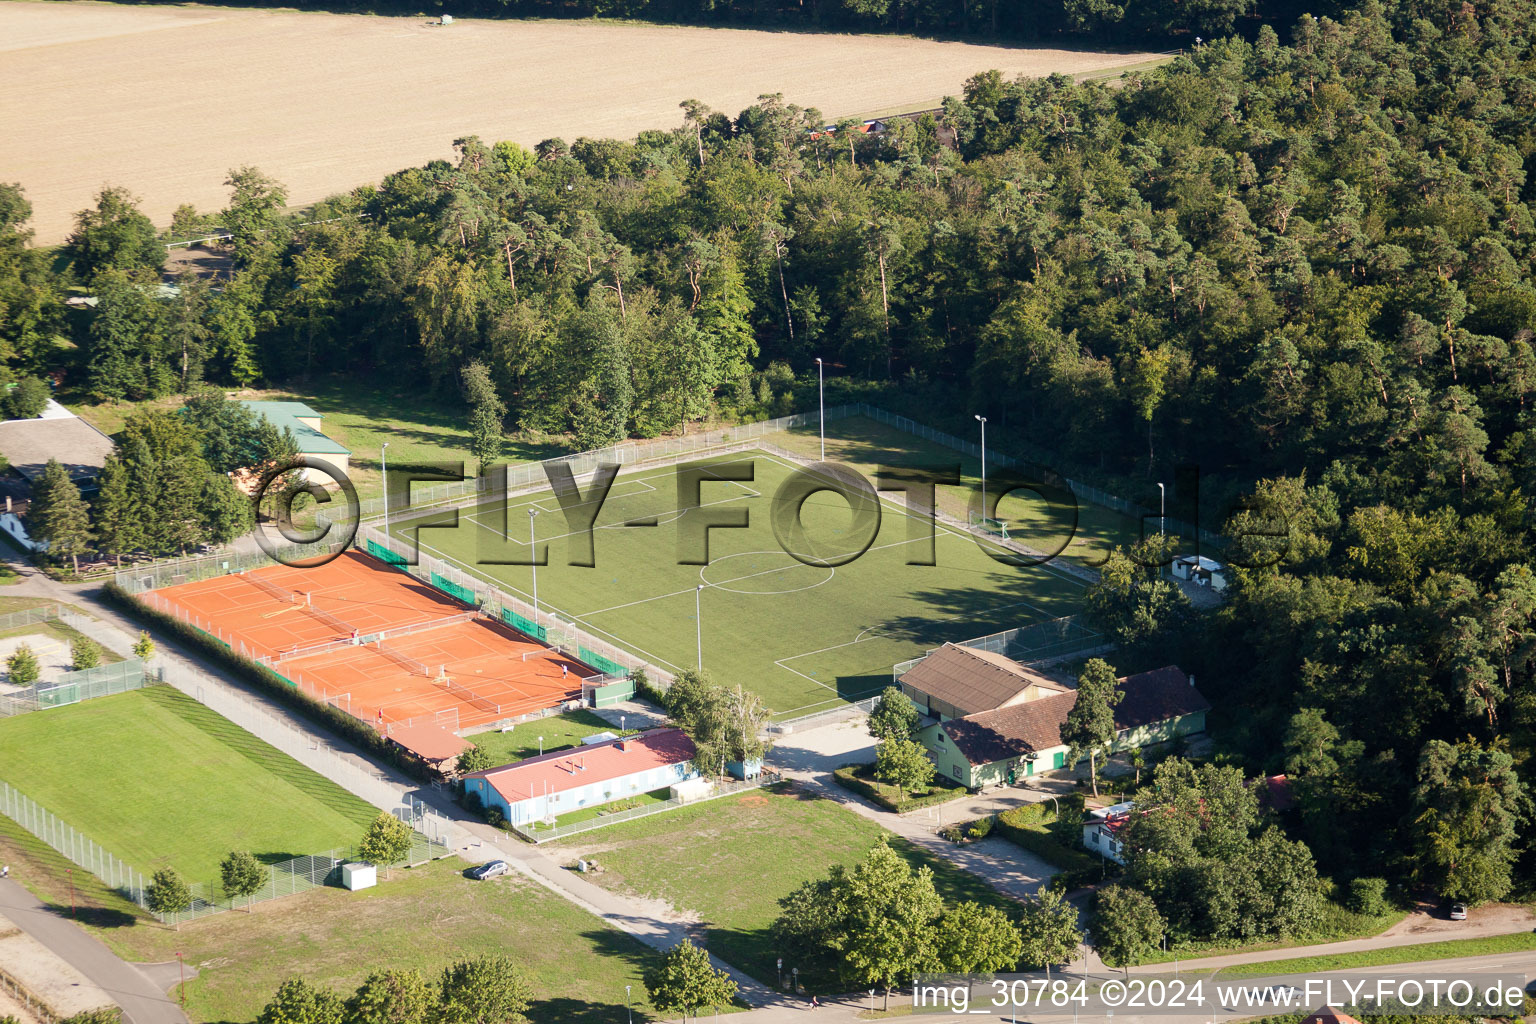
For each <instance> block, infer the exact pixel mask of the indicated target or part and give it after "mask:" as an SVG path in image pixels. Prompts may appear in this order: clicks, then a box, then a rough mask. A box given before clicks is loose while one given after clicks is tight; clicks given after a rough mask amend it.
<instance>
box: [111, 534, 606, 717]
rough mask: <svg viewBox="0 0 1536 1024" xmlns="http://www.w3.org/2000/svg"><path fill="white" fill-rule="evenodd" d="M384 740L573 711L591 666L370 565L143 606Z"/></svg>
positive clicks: (353, 562) (351, 562)
mask: <svg viewBox="0 0 1536 1024" xmlns="http://www.w3.org/2000/svg"><path fill="white" fill-rule="evenodd" d="M141 599H142V600H144V601H145V602H146V603H147V604H149V605H150V606H152V607H155V608H158V609H160V610H161V611H164V612H167V613H169V614H172V615H175V616H177V617H178V618H180V619H182V620H184V621H187V622H190V623H192V624H193V625H195V626H197V627H198V628H199V629H202V630H204V631H205V632H208V633H212V634H213V635H215V636H217V637H219V638H220V639H221V640H224V641H225V642H226V643H228V644H230V646H231V647H232V648H234V649H235V650H237V651H239V652H240V653H243V654H245V655H247V656H248V657H251V658H252V659H254V660H257V661H260V662H262V663H264V664H266V665H267V666H268V667H269V668H271V669H272V671H274V672H276V673H278V674H279V675H281V676H282V677H284V678H285V679H287V680H288V681H290V682H291V683H293V684H294V685H295V686H297V687H299V688H301V689H303V690H304V691H305V692H306V693H309V694H310V695H311V696H313V697H315V698H317V699H319V700H323V701H325V702H327V703H329V704H333V705H335V706H336V707H339V708H342V709H343V710H345V711H348V712H350V713H351V714H353V715H354V716H356V717H358V718H361V719H363V720H365V721H368V722H370V723H372V724H373V725H375V726H376V727H378V728H380V729H387V727H388V726H390V725H392V724H395V723H403V722H410V721H412V720H416V721H423V720H427V721H431V722H433V723H434V724H437V725H441V726H443V727H444V728H448V729H451V730H453V731H455V732H463V731H470V730H472V729H475V728H477V727H483V726H487V725H491V724H493V723H495V722H499V721H502V720H505V719H510V718H517V717H519V716H521V715H526V714H529V713H532V712H536V711H543V710H545V709H547V708H552V707H557V706H558V705H560V704H562V703H564V702H566V701H569V700H574V699H578V698H580V696H581V687H582V680H583V678H584V677H590V676H593V675H595V674H596V671H595V670H594V669H592V668H590V667H589V666H587V665H585V664H583V663H581V662H579V661H577V660H575V659H574V658H571V657H569V656H567V655H565V654H562V653H561V652H560V651H557V650H554V649H553V648H550V647H547V646H546V645H544V644H543V643H541V642H539V641H536V640H533V639H531V638H529V637H527V636H524V635H523V634H521V633H519V632H517V631H516V630H514V629H511V628H510V627H508V626H504V625H502V624H501V623H499V622H493V621H491V620H489V619H486V618H483V617H480V616H479V614H478V613H477V612H476V611H474V610H473V609H469V608H466V607H465V606H464V605H462V604H460V603H459V602H457V601H454V600H453V599H451V598H449V597H447V596H446V595H444V594H441V593H439V592H438V591H437V590H435V589H433V588H432V587H429V586H427V585H426V584H425V583H422V582H421V581H420V580H417V579H415V578H414V577H412V576H409V575H407V574H405V573H402V572H399V571H396V570H394V569H392V568H389V567H387V566H385V565H383V564H382V563H380V562H377V561H375V560H374V559H372V558H369V557H367V556H366V555H362V554H358V553H356V552H348V553H346V554H344V555H342V556H341V557H340V558H337V559H335V560H334V561H331V562H329V563H327V564H325V565H323V566H319V567H315V568H304V569H299V568H292V567H289V566H271V567H269V568H265V569H257V570H252V571H249V572H244V573H232V574H230V575H227V576H219V577H216V578H213V579H208V580H200V581H198V582H196V583H186V584H182V585H180V586H175V587H167V588H164V589H162V590H156V591H151V592H149V593H146V594H143V595H141Z"/></svg>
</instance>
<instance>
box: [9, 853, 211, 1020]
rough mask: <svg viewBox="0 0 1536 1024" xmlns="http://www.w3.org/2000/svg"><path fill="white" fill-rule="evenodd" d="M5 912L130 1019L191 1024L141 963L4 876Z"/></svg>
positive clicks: (17, 925) (18, 925)
mask: <svg viewBox="0 0 1536 1024" xmlns="http://www.w3.org/2000/svg"><path fill="white" fill-rule="evenodd" d="M0 912H3V913H4V914H5V916H6V917H8V918H10V919H11V921H13V922H15V924H16V927H18V928H20V929H21V930H22V931H24V932H26V933H27V934H28V935H30V936H32V938H34V939H36V940H37V941H38V942H40V943H42V944H43V945H44V946H46V947H48V949H50V950H52V951H53V952H54V953H55V954H57V955H58V956H59V957H61V958H63V959H64V960H66V961H68V962H69V963H70V964H73V965H74V967H75V969H76V970H78V971H80V973H82V974H84V975H85V976H86V977H88V978H90V979H91V980H92V981H94V982H95V983H96V984H98V985H100V986H101V987H102V989H104V990H105V991H106V993H107V994H108V995H109V996H111V997H112V998H113V999H115V1000H117V1004H118V1005H119V1006H121V1007H122V1008H123V1015H124V1017H126V1018H127V1019H128V1021H129V1022H130V1024H188V1021H187V1015H186V1014H185V1013H182V1012H181V1007H180V1006H179V1005H177V1003H176V1001H175V1000H173V999H172V998H171V997H170V996H169V995H167V994H166V993H165V992H164V991H162V990H160V989H159V988H158V987H157V986H156V985H155V984H154V983H153V982H152V981H150V980H149V978H148V976H146V975H145V974H144V973H143V972H141V971H140V970H139V969H138V968H137V967H134V966H133V965H132V964H130V963H127V962H126V961H124V960H122V959H120V958H119V957H118V956H117V954H116V953H113V952H112V951H111V950H110V949H108V948H107V947H106V945H104V944H103V943H102V942H101V941H100V940H99V939H97V938H95V937H93V936H91V935H90V934H88V933H87V932H86V931H85V929H83V928H81V927H79V926H78V925H76V924H75V923H74V922H73V921H71V920H70V919H69V917H68V916H67V915H62V916H61V915H60V914H59V913H58V912H57V911H55V910H54V909H52V908H50V907H47V906H45V905H44V904H43V903H41V902H39V901H38V899H37V897H35V896H33V895H32V894H31V893H30V892H28V891H27V890H26V889H24V888H23V887H22V886H20V885H18V884H17V883H16V882H14V881H11V880H9V879H7V880H0Z"/></svg>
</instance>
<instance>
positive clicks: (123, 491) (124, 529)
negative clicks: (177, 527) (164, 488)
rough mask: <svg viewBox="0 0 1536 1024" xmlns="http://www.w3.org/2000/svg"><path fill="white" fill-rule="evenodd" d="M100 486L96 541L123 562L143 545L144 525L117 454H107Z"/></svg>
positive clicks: (95, 508) (126, 471)
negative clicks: (126, 555)
mask: <svg viewBox="0 0 1536 1024" xmlns="http://www.w3.org/2000/svg"><path fill="white" fill-rule="evenodd" d="M100 479H101V486H100V487H99V488H98V489H97V491H96V502H95V505H94V507H93V509H92V512H93V513H94V516H95V520H96V542H97V543H98V544H99V545H101V550H102V551H103V552H105V553H107V554H109V555H111V556H112V557H113V558H114V559H116V561H117V564H118V565H122V564H123V555H125V554H129V553H131V552H134V551H138V550H139V549H140V548H142V547H143V546H144V528H143V525H142V522H141V520H140V517H139V515H138V510H137V508H136V506H135V502H134V500H133V495H132V493H131V491H130V490H129V486H130V480H129V474H128V470H127V468H126V467H125V466H124V465H123V463H122V461H121V460H120V459H118V457H117V456H116V455H109V456H107V461H106V464H105V465H104V466H102V469H101V478H100Z"/></svg>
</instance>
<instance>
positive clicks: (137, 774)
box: [0, 686, 378, 890]
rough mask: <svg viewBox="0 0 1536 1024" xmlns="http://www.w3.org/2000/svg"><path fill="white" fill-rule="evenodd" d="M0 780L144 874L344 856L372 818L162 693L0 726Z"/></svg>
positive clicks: (196, 707)
mask: <svg viewBox="0 0 1536 1024" xmlns="http://www.w3.org/2000/svg"><path fill="white" fill-rule="evenodd" d="M0 778H3V779H5V780H6V781H7V782H9V783H10V784H11V785H13V786H15V787H16V788H17V789H19V790H21V791H22V792H23V793H25V794H26V795H27V796H29V797H31V798H32V799H34V800H36V801H37V802H38V803H40V804H42V805H43V806H44V807H46V808H48V809H49V810H50V811H53V812H54V813H55V814H57V815H58V816H59V817H61V818H63V819H64V820H65V821H67V822H69V823H70V824H71V825H73V826H74V827H75V828H77V829H80V830H81V831H83V832H84V833H85V834H86V835H88V836H90V837H91V838H92V839H94V840H96V842H98V843H100V844H101V845H102V846H104V847H105V848H106V849H108V850H110V851H111V852H112V853H114V854H116V855H117V856H119V857H121V858H122V859H123V860H125V861H127V862H128V863H129V864H131V865H132V866H133V867H135V868H137V869H139V870H140V871H142V872H143V873H144V874H145V875H146V876H147V875H148V874H149V873H150V872H152V871H154V870H156V869H158V868H162V867H172V868H175V869H176V870H177V871H179V872H181V874H182V876H183V877H185V878H186V879H187V880H188V881H191V882H203V883H204V884H206V885H210V886H213V889H214V890H217V880H218V877H219V861H220V860H222V859H223V857H224V855H225V854H226V853H228V852H229V851H230V850H249V851H250V852H251V853H253V854H255V855H256V856H257V858H259V859H260V860H262V861H264V862H267V863H273V862H276V861H281V860H286V859H288V858H290V857H298V856H302V855H306V854H314V853H323V852H325V851H326V850H330V849H334V848H337V847H343V846H350V845H352V844H353V843H355V842H356V841H357V839H358V837H360V836H361V835H362V834H363V829H364V828H365V827H366V826H367V824H368V822H370V821H372V820H373V818H374V817H375V815H377V813H378V812H377V811H376V810H375V809H374V808H372V807H369V806H368V805H366V804H364V803H363V802H362V801H361V800H358V799H357V798H356V797H354V796H352V795H351V794H350V793H348V792H346V791H345V790H343V789H342V788H341V787H339V786H337V785H336V784H335V783H333V782H331V781H329V780H328V779H324V778H322V777H321V776H319V775H316V774H315V773H314V772H312V771H310V770H309V769H308V768H305V767H304V766H303V765H301V764H299V763H298V762H296V761H294V760H292V759H291V758H289V757H287V756H286V755H284V754H282V753H281V752H279V751H277V750H276V749H274V748H272V747H270V746H268V745H267V744H265V743H263V742H261V741H260V740H258V739H256V738H255V737H253V736H251V735H250V734H249V733H246V732H244V731H242V730H241V729H239V728H238V727H237V726H235V725H233V724H231V723H230V722H228V721H226V720H225V719H223V718H220V717H219V716H218V715H216V714H214V713H213V712H212V711H209V710H208V709H207V708H205V707H203V706H202V705H201V704H198V703H196V702H195V701H193V700H191V699H190V698H188V697H184V696H182V695H181V694H180V693H177V692H176V691H175V690H173V689H171V688H170V687H168V686H152V687H148V688H146V689H143V690H135V691H132V692H130V693H124V694H119V695H118V696H115V697H102V698H100V699H99V700H91V701H86V702H84V703H81V704H74V705H71V706H69V707H65V708H55V709H52V710H48V711H37V712H34V713H32V714H29V715H18V716H17V717H15V718H7V719H5V720H4V721H0Z"/></svg>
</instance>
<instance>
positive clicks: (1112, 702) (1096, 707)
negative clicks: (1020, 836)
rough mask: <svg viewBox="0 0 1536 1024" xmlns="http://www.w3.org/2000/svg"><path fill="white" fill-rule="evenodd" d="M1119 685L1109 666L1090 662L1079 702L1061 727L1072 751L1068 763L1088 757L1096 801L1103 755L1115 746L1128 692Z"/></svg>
mask: <svg viewBox="0 0 1536 1024" xmlns="http://www.w3.org/2000/svg"><path fill="white" fill-rule="evenodd" d="M1118 682H1119V680H1117V679H1116V678H1115V670H1114V669H1113V668H1111V667H1110V666H1109V663H1108V662H1106V661H1105V660H1104V659H1102V658H1090V659H1088V662H1087V664H1085V665H1084V666H1083V674H1082V675H1080V676H1079V677H1078V679H1077V700H1076V702H1075V703H1073V705H1072V710H1071V711H1068V712H1067V720H1066V722H1065V723H1064V724H1063V725H1062V727H1061V738H1062V739H1063V740H1065V741H1066V742H1067V743H1068V744H1069V745H1070V747H1071V749H1070V750H1068V751H1067V761H1068V763H1072V764H1075V763H1076V762H1077V761H1078V760H1079V759H1080V758H1081V757H1082V756H1083V755H1084V754H1087V755H1088V766H1089V775H1090V777H1091V778H1092V780H1093V795H1094V796H1095V797H1097V796H1098V795H1099V754H1100V753H1104V752H1107V751H1108V750H1109V748H1110V746H1111V745H1113V744H1114V742H1115V735H1116V731H1115V706H1116V705H1117V704H1119V703H1120V701H1121V700H1123V699H1124V698H1125V691H1124V690H1120V689H1118V688H1117V684H1118Z"/></svg>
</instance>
